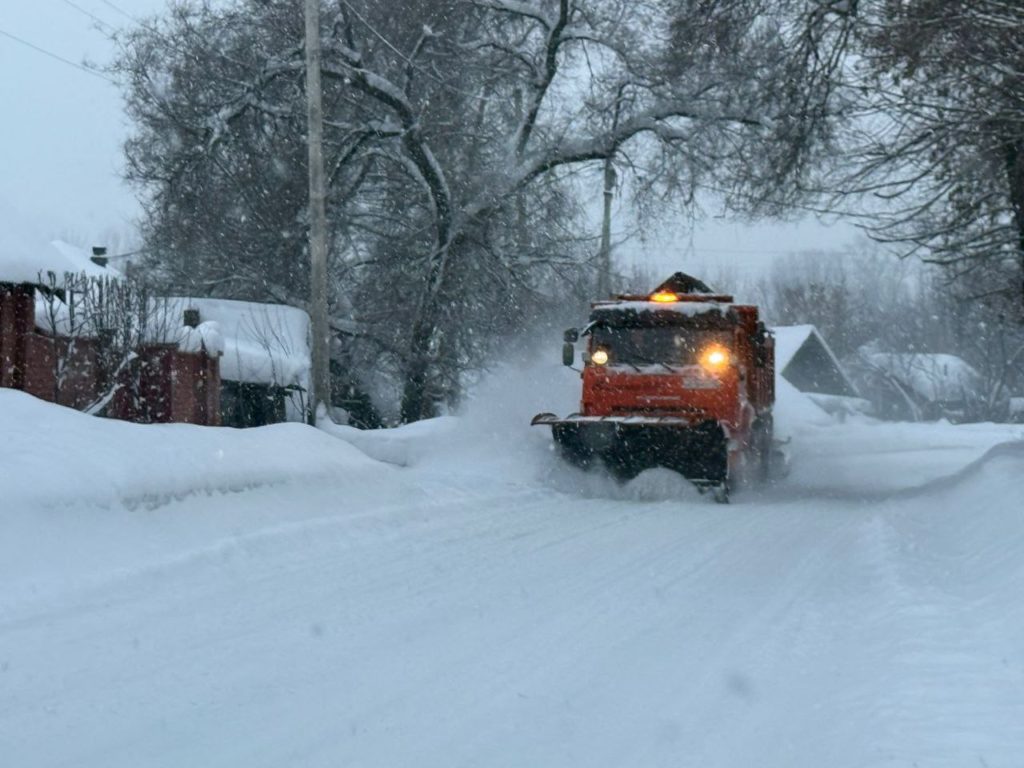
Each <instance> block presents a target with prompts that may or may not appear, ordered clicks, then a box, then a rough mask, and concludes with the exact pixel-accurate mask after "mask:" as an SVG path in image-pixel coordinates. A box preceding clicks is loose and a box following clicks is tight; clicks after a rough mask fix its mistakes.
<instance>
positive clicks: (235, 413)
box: [169, 297, 311, 427]
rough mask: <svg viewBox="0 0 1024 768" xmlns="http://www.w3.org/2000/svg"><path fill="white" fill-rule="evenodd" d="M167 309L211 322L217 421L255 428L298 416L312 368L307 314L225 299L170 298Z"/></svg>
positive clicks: (303, 414) (279, 306)
mask: <svg viewBox="0 0 1024 768" xmlns="http://www.w3.org/2000/svg"><path fill="white" fill-rule="evenodd" d="M169 301H170V306H171V307H172V309H171V311H173V312H175V313H176V314H183V313H184V312H185V311H186V310H191V311H194V312H196V313H197V315H196V317H195V319H196V320H199V321H201V322H204V323H215V324H216V327H217V329H218V331H219V333H220V336H221V339H222V342H223V351H224V354H223V356H222V357H221V358H220V382H221V385H220V387H221V388H220V412H221V423H222V424H223V425H224V426H230V427H258V426H263V425H265V424H274V423H277V422H282V421H303V420H305V417H306V409H307V406H308V401H307V393H308V392H309V376H310V370H311V362H310V345H309V333H310V322H309V315H308V314H306V312H305V311H303V310H301V309H297V308H295V307H289V306H285V305H282V304H262V303H259V302H252V301H235V300H230V299H196V298H183V297H179V298H174V299H170V300H169Z"/></svg>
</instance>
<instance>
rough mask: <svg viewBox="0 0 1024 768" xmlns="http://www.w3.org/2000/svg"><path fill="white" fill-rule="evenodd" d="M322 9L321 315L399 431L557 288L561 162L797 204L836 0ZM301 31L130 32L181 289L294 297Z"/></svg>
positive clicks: (157, 240) (833, 55)
mask: <svg viewBox="0 0 1024 768" xmlns="http://www.w3.org/2000/svg"><path fill="white" fill-rule="evenodd" d="M327 9H329V10H330V12H329V13H328V12H325V13H324V16H323V18H324V19H325V26H326V28H325V29H324V30H323V35H322V36H323V41H324V48H323V75H324V78H325V80H324V84H325V96H324V108H325V118H326V120H325V130H326V136H325V141H326V147H327V151H328V152H329V154H330V156H331V157H330V158H329V162H328V165H329V167H331V168H333V169H334V172H333V173H330V174H329V179H328V210H329V218H330V221H331V225H332V265H333V266H332V271H333V274H335V275H336V276H341V275H344V276H345V283H344V284H345V285H346V288H345V290H341V289H340V288H339V287H338V286H339V285H340V284H341V280H340V279H339V280H338V281H337V282H336V290H335V295H334V298H333V300H334V307H335V311H334V323H335V327H339V326H340V325H344V326H345V327H346V333H345V334H344V338H345V339H346V340H349V341H352V340H354V341H355V342H356V343H362V342H364V341H365V342H367V343H369V344H375V345H377V346H376V349H375V354H376V356H377V357H378V358H379V357H380V356H381V355H382V354H384V355H386V356H387V358H388V359H389V361H390V365H392V366H393V367H394V368H395V370H396V373H397V375H398V376H399V378H400V379H401V389H402V395H401V413H402V420H404V421H414V420H416V419H419V418H423V417H425V416H429V415H431V414H432V413H433V412H434V409H435V407H436V404H437V403H438V401H440V400H444V399H450V398H451V397H454V396H456V395H457V393H458V391H459V389H460V380H461V372H462V371H465V370H467V369H470V368H472V367H473V366H474V365H479V364H480V363H481V360H482V356H483V355H485V354H486V353H487V351H488V347H489V344H490V343H491V342H493V340H494V339H496V338H500V336H501V333H502V330H503V328H507V327H509V326H515V325H517V324H522V322H523V320H524V318H526V317H528V316H529V315H530V314H531V313H532V312H534V311H536V310H537V309H538V307H539V306H541V305H543V304H544V302H545V300H547V301H551V300H552V296H553V295H557V290H558V289H557V288H555V289H554V290H553V291H552V290H551V286H566V285H571V284H573V283H574V282H575V278H574V276H573V275H569V274H567V273H568V271H569V270H570V269H571V268H572V265H573V264H575V266H576V269H577V271H578V270H579V268H580V265H581V264H582V263H583V262H584V261H585V260H586V259H589V258H590V257H591V255H592V254H591V252H590V249H581V248H579V247H578V244H579V243H580V242H581V241H580V232H579V223H578V217H577V216H576V213H577V206H578V202H577V195H576V188H575V186H574V184H573V181H572V180H573V174H575V173H576V172H578V171H579V170H580V169H582V168H586V167H589V166H595V167H601V166H602V165H604V164H605V163H606V162H607V161H608V160H609V159H610V158H613V157H616V158H618V159H619V160H618V162H619V163H620V164H621V165H622V167H623V168H624V169H626V170H627V171H628V172H629V173H632V174H634V177H635V179H636V181H637V184H636V188H637V189H639V190H640V191H641V194H644V195H646V196H647V197H648V198H649V199H651V198H655V197H658V198H662V199H674V200H683V201H685V200H687V199H691V198H692V194H693V190H694V189H696V188H698V187H699V186H700V185H701V184H702V183H706V182H708V181H713V182H714V183H715V184H716V186H718V187H721V188H725V189H726V190H727V191H728V193H729V195H730V199H731V200H732V201H733V202H734V203H735V204H737V205H742V206H744V207H745V208H747V209H749V210H757V211H762V212H764V211H772V210H777V208H778V206H779V205H780V204H784V203H786V202H789V201H792V200H794V199H796V198H798V197H799V196H800V195H801V194H802V193H803V191H804V190H805V189H806V188H807V187H809V186H811V184H810V182H809V179H810V169H811V167H812V165H813V163H814V161H816V160H817V159H819V158H820V156H821V154H822V153H823V152H827V150H828V143H829V142H828V139H829V136H830V128H831V123H832V119H833V118H834V116H835V111H834V106H835V104H834V102H836V101H837V94H836V93H835V92H834V91H833V88H832V78H831V74H830V73H831V71H832V70H833V69H834V68H835V67H836V66H837V65H838V61H839V57H840V56H841V52H842V51H843V50H845V44H846V38H847V36H848V34H849V32H848V29H849V14H848V12H847V11H846V10H845V5H844V4H843V3H838V2H837V3H831V4H830V3H821V2H817V1H816V0H753V1H751V0H743V2H741V1H740V0H533V1H532V2H526V1H524V0H435V1H434V2H426V0H402V2H400V3H387V4H384V3H379V2H371V1H370V0H338V1H337V2H336V3H331V4H328V6H327ZM299 20H300V15H299V14H298V5H297V3H296V2H295V0H261V1H260V2H256V0H238V2H236V3H234V4H232V5H230V6H229V7H228V8H227V9H224V10H218V11H214V10H212V9H210V8H209V7H206V6H200V7H196V8H192V7H186V6H181V7H179V8H178V9H177V10H176V11H175V15H173V16H172V17H171V18H169V19H167V20H164V21H162V22H154V23H153V25H150V26H149V27H143V28H142V29H140V30H138V31H136V32H135V33H134V34H133V35H132V36H130V37H128V38H126V39H125V48H124V56H123V57H122V60H121V63H120V65H119V68H120V71H121V72H122V73H123V74H124V75H125V76H126V78H127V80H128V81H129V84H130V85H129V109H130V113H131V114H132V116H133V117H134V118H135V119H136V120H137V122H138V124H139V126H140V130H139V133H138V135H137V137H136V138H135V139H133V141H132V142H131V143H130V144H129V148H128V152H129V160H130V168H131V173H132V175H133V177H134V178H135V179H136V180H138V181H140V182H142V183H143V184H145V185H147V189H148V190H149V195H150V197H149V208H148V210H149V214H150V220H149V221H150V223H149V225H148V226H149V239H150V242H151V243H154V244H162V245H157V246H156V247H157V249H158V251H161V252H160V253H158V257H159V258H158V260H157V261H158V264H159V266H160V267H161V268H162V269H165V270H166V271H167V272H168V273H169V274H170V275H171V276H172V277H173V276H174V275H175V274H177V275H178V276H179V278H178V279H180V277H185V276H189V277H190V279H191V281H192V282H193V286H192V289H193V290H194V291H196V292H199V293H202V292H207V293H217V294H219V295H231V296H235V297H241V298H246V297H249V296H246V295H240V293H239V292H238V291H242V293H243V294H244V293H245V292H249V291H251V292H252V293H251V294H250V295H251V297H253V298H261V299H266V298H270V297H275V296H277V297H280V299H279V300H284V301H288V302H290V303H296V297H297V296H300V295H301V296H304V295H305V292H304V291H299V290H297V289H298V287H299V286H300V285H301V284H303V283H304V281H305V280H306V272H305V267H304V266H302V265H303V263H304V260H303V254H302V251H301V247H300V246H299V243H301V241H302V238H301V237H298V236H297V235H299V234H300V233H301V231H302V230H304V228H305V226H306V225H307V223H306V222H305V221H304V220H303V219H302V215H301V213H299V211H300V210H304V208H303V206H304V204H305V199H304V195H303V193H302V191H301V188H300V185H299V184H298V182H297V179H302V178H304V166H303V162H304V161H303V159H302V153H301V151H300V149H301V148H302V132H301V127H300V125H299V123H298V119H299V116H300V115H301V110H300V109H299V107H298V106H297V105H299V104H300V103H301V102H300V97H301V88H302V73H303V67H304V64H303V61H302V57H301V42H302V39H301V29H300V27H299V26H298V25H297V22H298V21H299ZM279 166H283V168H282V167H279ZM299 170H301V171H303V173H299V172H298V171H299ZM275 172H278V173H280V176H281V180H280V183H278V184H274V185H272V186H273V188H274V189H275V193H273V194H272V193H271V191H270V187H271V185H269V184H268V183H267V182H266V181H265V180H267V179H270V178H272V174H273V173H275ZM769 191H770V192H771V194H769ZM250 216H252V217H258V218H259V219H261V220H260V221H256V220H254V218H250ZM251 228H258V229H259V233H260V236H259V237H258V238H253V237H249V236H248V234H247V230H249V229H251ZM239 238H240V239H241V240H242V241H244V243H245V245H244V246H235V245H233V241H235V240H236V239H239ZM271 257H272V258H271ZM268 259H271V261H269V262H268ZM353 276H355V277H356V279H350V278H352V277H353ZM348 286H351V288H348ZM303 287H304V286H303ZM545 293H547V294H548V295H547V296H545ZM300 305H301V304H300ZM360 354H365V353H364V352H358V351H357V352H356V356H358V355H360Z"/></svg>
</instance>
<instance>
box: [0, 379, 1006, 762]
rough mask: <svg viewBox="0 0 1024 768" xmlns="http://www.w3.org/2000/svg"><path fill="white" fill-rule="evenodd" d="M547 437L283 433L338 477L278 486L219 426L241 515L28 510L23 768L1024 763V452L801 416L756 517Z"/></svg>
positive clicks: (2, 715)
mask: <svg viewBox="0 0 1024 768" xmlns="http://www.w3.org/2000/svg"><path fill="white" fill-rule="evenodd" d="M17 397H19V398H20V397H22V396H20V395H17ZM790 405H791V407H796V406H793V405H792V404H790ZM17 407H18V408H26V409H28V410H32V409H36V408H37V407H42V406H36V404H35V403H32V404H28V405H26V403H25V402H23V401H21V400H19V401H18V403H17ZM524 407H525V406H524ZM12 410H17V409H12V408H8V409H7V411H6V412H8V413H9V412H12ZM519 410H520V409H519V408H518V407H517V404H516V402H515V401H514V398H513V399H512V400H511V401H510V403H509V407H508V409H507V411H508V412H507V414H506V415H505V416H503V417H500V418H499V417H495V418H494V419H489V420H482V421H481V420H478V419H477V420H474V418H473V417H472V415H471V416H470V417H467V418H466V419H463V420H446V421H440V422H437V423H436V424H434V425H427V426H422V425H417V426H414V427H413V428H411V429H410V430H406V431H403V432H402V433H400V434H399V435H397V436H395V435H387V436H385V435H381V436H380V437H379V438H376V442H374V443H373V444H370V443H368V442H367V440H368V438H367V436H366V435H347V436H348V437H349V438H350V439H351V440H352V441H353V442H355V443H356V444H359V445H360V446H361V448H362V449H363V451H365V453H363V452H359V451H356V450H355V449H354V448H352V447H351V446H349V445H348V444H347V443H346V442H344V441H342V440H337V439H335V438H331V437H328V436H326V435H322V434H316V433H312V432H311V431H309V432H310V434H309V435H308V436H307V435H305V433H302V434H301V435H300V434H298V433H296V434H292V432H291V431H290V428H289V429H288V430H284V431H278V432H277V433H275V434H273V435H272V439H271V440H268V444H273V445H274V446H275V447H276V448H280V447H281V444H282V442H287V441H289V440H290V441H291V442H288V444H287V446H286V447H285V450H287V451H289V452H290V454H291V456H290V460H291V461H292V462H293V463H295V464H300V463H301V459H302V458H303V451H304V450H305V451H307V452H311V453H315V455H316V456H318V457H319V461H320V464H316V465H313V466H311V467H309V468H307V470H306V472H305V474H303V473H302V472H299V471H298V470H297V469H295V468H294V467H290V468H289V470H288V473H285V474H284V475H282V476H281V477H274V476H273V474H272V473H269V474H268V471H267V470H266V469H265V468H264V469H261V470H260V477H261V478H262V480H263V481H266V483H267V484H257V483H248V484H247V483H246V482H245V477H246V475H245V473H244V472H243V471H242V470H241V469H239V468H238V467H236V466H235V465H234V464H232V463H231V461H232V458H231V448H232V443H231V440H227V442H223V443H218V444H217V445H214V444H212V443H211V444H210V445H206V444H205V443H204V442H203V441H204V440H209V439H213V438H209V437H208V435H209V432H206V433H204V432H203V431H202V430H186V432H185V433H183V435H184V436H183V437H181V439H182V440H183V441H185V442H186V443H187V444H188V445H189V446H190V447H191V449H192V454H193V455H194V454H196V453H198V454H199V455H204V452H212V453H216V452H217V451H220V452H221V453H220V454H218V457H219V460H222V461H225V462H227V467H226V468H224V467H221V468H220V469H219V470H218V471H220V472H221V475H219V476H221V477H225V478H227V480H225V485H223V486H221V487H222V488H233V489H234V491H231V492H228V493H223V492H221V491H220V490H216V488H217V486H216V483H214V484H213V487H212V488H211V486H209V485H204V484H200V487H202V488H204V489H205V490H206V491H210V490H211V489H212V490H213V492H212V493H207V492H203V493H198V494H196V493H188V489H187V488H186V487H185V486H181V485H178V484H177V483H184V482H185V481H184V480H181V479H180V478H179V479H175V478H174V477H170V478H169V477H168V475H167V472H165V473H164V475H163V476H160V477H157V476H156V475H159V473H158V472H157V473H155V474H154V476H153V477H150V479H149V480H148V482H149V483H150V484H153V483H157V480H159V482H160V483H163V485H160V491H159V493H160V494H163V496H151V495H148V494H146V493H145V492H144V491H143V490H142V488H141V486H138V485H137V484H128V486H125V485H124V483H123V482H122V481H123V480H124V478H123V477H121V476H120V475H117V474H116V473H115V474H112V475H110V477H113V478H115V479H116V480H117V481H118V483H117V484H115V483H114V481H113V480H109V478H106V479H105V480H104V481H105V482H106V481H107V480H109V482H108V485H111V487H113V486H114V485H116V487H117V489H118V493H119V494H120V497H121V498H127V499H129V501H130V502H131V503H129V504H128V505H127V506H126V505H125V504H124V503H122V502H110V503H106V504H103V503H99V502H95V501H90V502H88V503H84V504H71V505H68V504H66V503H60V504H57V503H54V502H53V496H52V494H51V495H50V496H47V494H46V492H45V491H46V489H39V488H38V485H39V483H31V482H29V481H26V482H24V483H23V484H22V486H21V487H22V496H21V498H20V500H19V498H18V496H17V494H15V495H14V496H13V497H9V498H13V499H14V501H13V507H12V506H9V507H7V508H5V509H4V510H3V512H4V514H3V515H0V525H3V528H0V578H2V579H3V580H4V583H5V584H6V585H7V586H8V588H7V589H6V590H5V591H4V593H3V594H2V595H0V764H2V765H4V766H12V767H13V766H17V767H20V766H31V767H32V768H35V767H36V766H47V767H48V766H65V765H66V766H104V768H106V767H108V766H132V767H133V768H134V767H137V766H176V767H178V766H245V767H246V768H254V767H256V766H268V767H270V766H274V767H275V768H276V767H277V766H406V765H410V766H413V765H414V766H446V767H447V766H701V767H702V768H703V767H706V766H778V767H779V768H792V767H794V766H815V767H817V766H830V767H834V766H850V767H851V768H853V767H854V766H857V767H860V766H908V767H909V766H912V765H919V766H922V767H924V766H975V765H977V766H982V765H986V766H991V767H992V768H996V767H997V766H1019V765H1021V764H1024V727H1022V725H1021V724H1022V723H1024V607H1022V606H1024V603H1022V601H1021V600H1020V595H1021V594H1024V557H1022V556H1024V502H1022V497H1024V493H1022V488H1024V481H1022V480H1021V477H1022V469H1024V448H1022V447H1021V446H1020V444H1015V443H1006V442H1005V441H1007V440H1012V439H1013V438H1014V437H1017V436H1018V434H1019V429H1018V430H1017V432H1014V431H1013V430H1011V429H1009V428H1004V427H994V426H992V425H988V426H976V427H950V426H948V425H945V426H943V425H920V426H917V427H899V428H894V427H888V426H886V425H878V424H871V423H867V422H859V421H858V422H853V423H847V424H843V425H837V424H835V423H832V422H829V421H828V420H827V419H822V418H816V417H815V418H807V419H804V420H801V419H800V418H799V414H793V413H790V414H789V415H788V418H789V421H790V423H791V424H793V425H795V426H794V427H793V429H794V442H793V452H794V473H793V475H792V476H791V478H790V479H789V480H788V481H787V482H786V483H784V484H782V485H781V486H780V487H778V488H775V489H773V490H772V491H771V492H770V493H768V494H765V495H762V496H754V495H752V494H748V495H747V496H742V495H741V496H739V497H738V498H737V500H736V502H735V503H734V504H732V505H729V506H727V507H723V506H718V505H714V504H711V503H708V502H707V500H706V499H703V498H701V497H699V496H697V495H696V494H695V493H693V492H692V491H691V490H690V489H689V488H688V487H687V486H686V485H685V484H684V483H681V482H680V481H678V480H677V479H676V478H675V477H674V476H671V475H669V474H668V473H661V472H653V473H646V474H645V475H643V476H641V477H640V478H638V479H637V480H636V481H634V483H632V484H630V485H628V486H625V487H619V486H616V485H615V484H614V483H611V482H609V481H607V480H605V479H602V478H599V477H593V476H588V475H583V474H579V473H574V472H563V471H561V470H559V471H555V470H554V469H553V466H554V465H553V464H552V463H551V460H550V455H549V453H548V447H547V437H546V435H544V434H543V433H542V432H540V431H534V432H530V431H529V430H528V429H526V428H517V427H515V426H514V424H515V423H520V424H521V423H522V422H519V421H518V415H519V414H518V411H519ZM780 410H781V411H785V409H784V408H783V409H780ZM4 412H5V411H3V409H0V413H4ZM31 416H32V421H33V423H35V422H37V421H38V419H39V418H40V417H39V415H38V414H37V413H36V412H35V411H33V412H32V414H31ZM53 418H55V419H56V418H61V419H63V418H68V417H67V416H66V415H65V414H64V413H63V412H61V413H60V414H59V416H54V417H53ZM80 418H84V417H80ZM72 422H74V424H78V422H77V421H74V420H72ZM72 422H69V424H70V423H72ZM82 423H83V424H84V422H82ZM92 423H93V422H89V424H90V425H91V424H92ZM4 426H5V427H7V428H8V429H7V432H8V434H9V433H10V432H11V430H12V429H13V431H14V432H15V434H17V424H15V425H14V427H13V428H12V427H11V426H10V424H5V425H4ZM123 426H124V425H109V424H106V423H104V424H103V428H104V429H108V428H121V427H123ZM88 428H90V429H91V428H92V427H91V426H90V427H88ZM76 429H78V427H74V426H72V427H67V428H66V429H65V431H66V432H72V433H73V432H75V430H76ZM296 429H299V430H301V428H296ZM509 430H512V431H511V432H510V431H509ZM340 433H341V434H342V435H343V436H344V435H345V432H344V431H341V432H340ZM314 438H315V439H314ZM149 439H151V438H150V437H149V436H148V435H147V434H146V433H144V431H142V432H140V431H139V429H138V428H133V429H130V430H127V429H126V430H125V431H124V432H123V433H118V440H117V441H116V442H118V443H119V444H120V445H122V446H123V445H124V443H125V441H129V442H130V441H131V440H141V441H144V440H149ZM175 439H177V437H176V438H175ZM217 439H218V440H220V439H221V438H219V437H218V438H217ZM242 439H246V440H257V441H258V439H259V438H255V437H251V436H249V435H247V436H245V437H244V438H242ZM304 440H308V441H309V445H308V446H306V447H305V448H304V447H303V446H304V442H303V441H304ZM371 440H372V439H371ZM360 441H362V442H360ZM998 443H1004V444H1003V445H1001V446H1000V447H997V448H995V449H993V450H991V451H989V448H990V447H991V446H993V445H996V444H998ZM52 450H57V449H52ZM247 450H251V451H252V452H254V453H258V448H257V447H256V446H255V445H254V446H252V447H251V448H248V449H247ZM124 451H125V456H127V455H128V454H132V455H135V454H136V453H137V452H138V449H133V448H132V447H130V446H129V447H127V448H124ZM225 452H226V454H227V455H226V457H225ZM332 452H333V453H332ZM366 453H368V454H371V455H376V458H384V459H386V460H387V463H381V462H378V461H368V460H367V457H366V455H365V454H366ZM12 460H13V459H12ZM123 460H124V461H127V459H123ZM266 461H267V460H266V459H265V457H263V456H262V455H253V456H252V457H251V462H255V464H257V465H260V466H263V463H265V462H266ZM200 463H201V462H200ZM396 465H405V466H401V467H399V466H396ZM851 467H855V468H856V471H853V470H852V469H851ZM168 471H169V470H168ZM865 473H868V474H867V475H866V474H865ZM172 474H173V473H172ZM161 478H162V479H161ZM101 479H103V478H101ZM96 482H97V483H98V484H102V483H100V481H99V480H97V481H96ZM139 482H141V481H139ZM144 484H145V483H143V485H144ZM157 484H158V485H159V483H157ZM15 485H16V487H17V484H15ZM58 485H59V483H58ZM126 487H127V488H128V489H129V490H128V491H125V488H126ZM51 490H52V488H51ZM176 494H177V495H181V494H185V495H184V496H182V497H181V498H175V495H176ZM47 499H49V500H47ZM140 500H141V501H140Z"/></svg>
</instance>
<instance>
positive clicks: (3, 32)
mask: <svg viewBox="0 0 1024 768" xmlns="http://www.w3.org/2000/svg"><path fill="white" fill-rule="evenodd" d="M0 35H3V36H4V37H6V38H9V39H11V40H13V41H14V42H16V43H20V44H21V45H24V46H25V47H27V48H31V49H32V50H34V51H36V52H38V53H41V54H43V55H44V56H49V57H50V58H51V59H55V60H56V61H59V62H61V63H62V64H67V65H68V66H70V67H74V68H75V69H80V70H81V71H82V72H87V73H88V74H90V75H92V76H93V77H98V78H100V79H102V80H106V81H107V82H108V83H110V84H111V85H118V82H117V81H116V80H114V78H112V77H108V76H107V75H105V74H103V72H101V71H100V70H98V69H94V68H93V67H90V66H87V65H85V64H79V63H77V62H74V61H71V59H65V58H64V57H63V56H61V55H60V54H57V53H54V52H53V51H48V50H46V49H45V48H42V47H40V46H38V45H36V44H35V43H31V42H29V41H28V40H25V39H24V38H22V37H18V36H17V35H14V34H11V33H10V32H7V31H6V30H3V29H0Z"/></svg>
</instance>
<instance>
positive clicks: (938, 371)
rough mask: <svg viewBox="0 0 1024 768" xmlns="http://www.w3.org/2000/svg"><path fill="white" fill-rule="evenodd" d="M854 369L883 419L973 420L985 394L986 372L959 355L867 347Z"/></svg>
mask: <svg viewBox="0 0 1024 768" xmlns="http://www.w3.org/2000/svg"><path fill="white" fill-rule="evenodd" d="M851 372H852V373H853V374H854V375H855V377H856V378H857V381H858V384H859V385H860V387H861V390H862V391H863V392H864V393H865V396H866V397H867V398H868V399H870V400H871V402H872V404H873V406H874V410H875V414H876V415H877V416H879V417H880V418H886V419H892V420H897V421H931V420H936V419H940V418H945V419H949V420H950V421H954V422H958V421H969V420H970V419H972V418H974V411H975V410H976V405H977V404H978V403H979V402H980V401H981V400H982V399H983V396H984V394H983V385H982V379H981V376H980V375H979V374H978V372H977V371H976V370H974V368H972V367H971V366H970V365H969V364H968V363H967V362H965V361H964V360H963V359H961V358H959V357H956V356H955V355H947V354H934V353H916V352H915V353H896V352H872V351H869V350H862V351H861V352H860V353H858V355H857V356H856V358H855V359H854V361H853V362H852V365H851Z"/></svg>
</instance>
